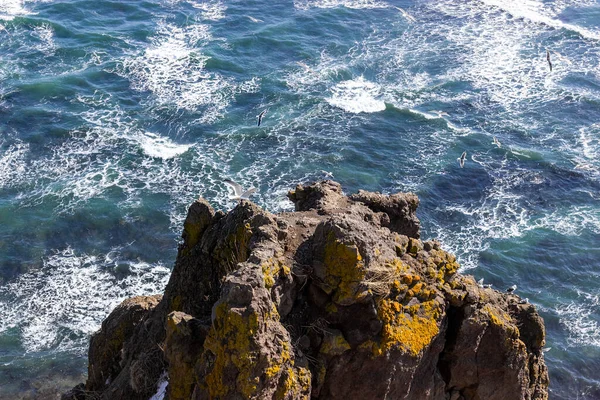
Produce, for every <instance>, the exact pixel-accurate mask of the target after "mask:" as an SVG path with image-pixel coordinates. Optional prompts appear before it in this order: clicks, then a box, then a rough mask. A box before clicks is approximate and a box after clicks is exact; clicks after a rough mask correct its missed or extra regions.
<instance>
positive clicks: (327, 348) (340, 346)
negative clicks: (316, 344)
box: [319, 331, 350, 356]
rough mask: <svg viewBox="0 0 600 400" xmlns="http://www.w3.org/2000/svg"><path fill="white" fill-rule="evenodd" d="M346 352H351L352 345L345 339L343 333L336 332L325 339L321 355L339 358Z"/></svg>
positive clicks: (320, 351)
mask: <svg viewBox="0 0 600 400" xmlns="http://www.w3.org/2000/svg"><path fill="white" fill-rule="evenodd" d="M346 350H350V345H349V344H348V342H347V341H346V339H345V338H344V335H342V333H341V332H339V331H336V332H335V333H333V334H327V335H325V336H324V337H323V343H322V344H321V348H320V350H319V353H322V354H325V355H327V356H339V355H341V354H343V353H344V352H345V351H346Z"/></svg>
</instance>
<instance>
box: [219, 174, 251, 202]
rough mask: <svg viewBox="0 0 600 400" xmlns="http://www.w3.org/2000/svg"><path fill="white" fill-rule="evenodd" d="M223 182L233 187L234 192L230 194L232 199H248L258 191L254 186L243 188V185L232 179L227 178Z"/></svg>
mask: <svg viewBox="0 0 600 400" xmlns="http://www.w3.org/2000/svg"><path fill="white" fill-rule="evenodd" d="M223 182H225V183H226V184H227V185H229V187H231V188H232V189H233V193H234V194H233V195H229V199H230V200H248V199H249V198H250V196H252V194H253V193H254V192H256V188H254V187H251V188H250V189H248V190H244V188H242V185H240V184H239V183H236V182H234V181H232V180H231V179H225V180H224V181H223Z"/></svg>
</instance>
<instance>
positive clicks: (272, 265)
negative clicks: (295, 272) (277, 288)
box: [261, 258, 291, 289]
mask: <svg viewBox="0 0 600 400" xmlns="http://www.w3.org/2000/svg"><path fill="white" fill-rule="evenodd" d="M261 268H262V273H263V279H264V281H265V287H266V288H267V289H270V288H272V287H273V286H274V285H275V281H276V280H277V277H278V275H280V274H284V275H289V274H290V273H291V269H290V267H288V266H287V265H285V264H284V263H283V262H282V261H281V260H280V259H273V258H269V259H268V260H267V262H266V263H263V264H262V265H261Z"/></svg>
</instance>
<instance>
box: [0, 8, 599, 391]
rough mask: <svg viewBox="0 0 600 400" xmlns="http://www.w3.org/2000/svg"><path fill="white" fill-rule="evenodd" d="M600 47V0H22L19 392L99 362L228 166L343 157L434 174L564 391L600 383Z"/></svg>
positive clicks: (350, 175)
mask: <svg viewBox="0 0 600 400" xmlns="http://www.w3.org/2000/svg"><path fill="white" fill-rule="evenodd" d="M599 45H600V3H599V2H598V1H597V0H553V1H542V0H521V1H511V0H482V1H473V0H435V1H433V0H432V1H425V0H423V1H420V0H417V1H396V0H389V1H383V0H381V1H378V0H316V1H309V0H297V1H289V0H288V1H279V2H270V1H262V0H257V1H215V0H212V1H193V0H189V1H177V0H164V1H138V0H136V1H105V0H96V1H93V2H92V1H89V0H73V1H59V0H38V1H35V0H34V1H20V0H0V397H1V398H12V397H18V396H25V395H29V396H38V397H40V398H43V397H44V396H48V393H50V392H52V390H59V389H61V388H64V387H67V386H69V385H70V384H72V383H73V382H75V381H78V380H83V379H84V376H83V375H84V374H85V371H86V362H87V361H86V358H85V357H86V356H85V354H86V351H87V340H88V338H89V336H90V334H91V333H92V332H94V331H95V330H96V329H98V328H99V325H100V322H101V321H102V319H103V318H104V317H105V316H106V315H108V313H109V312H110V311H111V309H112V308H113V307H114V306H116V305H117V304H118V303H119V302H120V301H122V300H123V299H125V298H127V297H129V296H132V295H136V294H147V293H156V292H159V291H161V290H162V288H163V287H164V286H165V284H166V281H167V279H168V275H169V271H170V268H171V267H172V264H173V261H174V258H175V254H176V246H177V241H178V237H179V234H180V230H181V223H182V219H183V218H184V216H185V212H186V208H187V206H188V205H189V204H190V203H191V202H192V201H193V200H194V199H195V198H197V197H198V196H203V197H205V198H207V199H208V200H209V201H211V202H212V203H213V204H214V205H215V206H216V207H218V208H222V209H228V208H231V207H232V206H233V204H232V203H231V202H229V201H228V197H227V195H228V192H227V188H226V186H224V185H223V184H222V183H221V182H222V180H223V179H225V178H232V179H234V180H237V181H239V182H241V183H243V184H244V185H245V186H251V185H252V186H256V187H257V188H259V193H258V194H257V195H256V196H255V197H253V199H254V200H255V201H256V202H257V203H258V204H260V205H261V206H263V207H265V208H267V209H269V210H271V211H273V212H276V211H280V210H284V209H290V208H291V204H290V203H288V202H287V200H286V198H285V193H286V192H287V190H289V189H290V188H292V187H293V185H294V184H295V183H298V182H305V181H312V180H317V179H323V178H333V179H335V180H337V181H339V182H340V183H341V184H342V185H343V186H344V188H345V190H346V191H347V192H354V191H356V190H358V189H359V188H362V189H367V190H377V191H382V192H387V193H391V192H396V191H414V192H415V193H417V194H418V195H419V196H420V198H421V206H420V208H419V217H420V218H421V220H422V223H423V230H424V237H425V238H434V237H435V238H439V239H440V240H441V241H442V242H443V244H444V246H445V247H446V248H447V249H448V250H451V251H453V252H455V253H456V254H457V255H458V257H459V260H460V261H461V263H462V266H463V270H464V271H468V273H471V274H474V275H475V276H476V277H477V278H478V279H479V278H485V280H486V282H489V283H492V284H493V285H494V287H497V288H500V289H504V288H505V287H508V286H510V285H512V284H514V283H516V284H517V285H518V286H519V288H518V293H519V294H520V295H521V296H522V297H528V298H529V300H530V301H531V302H532V303H534V304H536V305H537V306H538V308H539V309H540V311H541V313H542V314H543V316H544V318H545V321H546V328H547V333H548V343H547V346H548V347H549V348H551V349H550V350H549V351H548V352H547V353H546V360H547V363H548V366H549V369H550V377H551V392H552V393H551V398H553V399H598V398H600V373H599V372H598V371H600V308H599V305H600V158H599V150H600V47H599ZM547 49H548V50H549V51H550V53H551V61H552V63H553V70H552V72H550V71H549V66H548V63H547V62H546V50H547ZM265 109H267V110H268V112H267V114H266V116H265V118H264V120H263V124H262V125H261V127H257V126H256V115H258V114H259V113H260V112H261V111H262V110H265ZM494 137H496V138H497V139H498V140H499V141H500V143H501V146H500V147H498V146H496V145H494V144H493V143H492V142H493V138H494ZM463 151H467V159H466V162H465V166H464V168H460V167H459V165H458V162H457V158H458V157H459V156H460V154H461V153H462V152H463Z"/></svg>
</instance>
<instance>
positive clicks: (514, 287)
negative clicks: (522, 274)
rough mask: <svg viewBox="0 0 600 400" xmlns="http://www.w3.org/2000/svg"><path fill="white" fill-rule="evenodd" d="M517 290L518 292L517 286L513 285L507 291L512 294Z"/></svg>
mask: <svg viewBox="0 0 600 400" xmlns="http://www.w3.org/2000/svg"><path fill="white" fill-rule="evenodd" d="M515 290H517V285H512V286H511V287H509V288H508V289H506V291H507V292H508V293H512V292H514V291H515Z"/></svg>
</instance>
